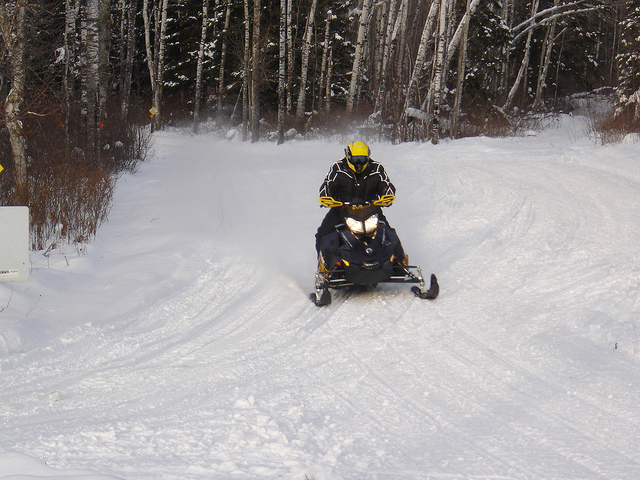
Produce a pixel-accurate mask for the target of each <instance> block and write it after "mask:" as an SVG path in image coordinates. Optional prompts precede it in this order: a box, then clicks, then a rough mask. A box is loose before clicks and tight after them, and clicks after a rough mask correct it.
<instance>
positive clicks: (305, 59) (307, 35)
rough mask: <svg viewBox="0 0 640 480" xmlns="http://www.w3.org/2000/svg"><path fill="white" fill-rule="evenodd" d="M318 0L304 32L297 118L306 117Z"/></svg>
mask: <svg viewBox="0 0 640 480" xmlns="http://www.w3.org/2000/svg"><path fill="white" fill-rule="evenodd" d="M317 4H318V0H312V2H311V8H310V10H309V15H308V16H307V25H306V27H305V31H304V41H303V43H302V65H301V69H300V90H299V91H298V103H297V105H296V117H297V118H302V117H303V116H304V107H305V99H306V96H307V75H308V72H309V51H310V50H311V36H312V34H313V23H314V18H315V15H316V5H317Z"/></svg>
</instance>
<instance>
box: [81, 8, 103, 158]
mask: <svg viewBox="0 0 640 480" xmlns="http://www.w3.org/2000/svg"><path fill="white" fill-rule="evenodd" d="M99 10H100V0H87V8H86V15H85V18H84V22H83V23H84V28H83V30H84V36H85V38H86V41H85V42H86V53H85V55H84V74H83V84H84V92H83V97H84V98H83V104H84V110H85V112H86V115H85V129H86V134H87V149H88V151H89V152H90V154H91V157H92V158H93V156H94V155H99V151H100V149H99V146H98V142H97V135H98V123H99V121H100V119H99V117H100V109H99V108H98V107H99V98H98V95H99V90H98V86H99V78H98V75H99V71H100V58H99V55H100V44H99V42H100V36H99V34H98V29H99V26H98V24H99Z"/></svg>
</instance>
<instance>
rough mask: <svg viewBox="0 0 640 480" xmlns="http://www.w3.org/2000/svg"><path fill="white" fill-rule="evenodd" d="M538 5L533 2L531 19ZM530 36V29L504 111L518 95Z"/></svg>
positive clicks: (525, 64) (528, 50)
mask: <svg viewBox="0 0 640 480" xmlns="http://www.w3.org/2000/svg"><path fill="white" fill-rule="evenodd" d="M538 4H539V0H533V4H532V5H531V16H532V17H533V16H534V15H535V13H536V12H537V11H538ZM532 36H533V29H530V30H529V32H528V34H527V42H526V44H525V47H524V56H523V57H522V62H521V63H520V70H518V75H517V76H516V79H515V81H514V82H513V86H512V87H511V90H509V95H508V97H507V100H506V102H505V103H504V106H503V108H504V109H505V110H510V109H511V107H512V106H513V103H514V101H515V98H516V93H518V89H519V88H520V85H521V84H522V81H523V80H524V78H525V75H526V73H527V69H528V68H529V56H530V55H531V37H532Z"/></svg>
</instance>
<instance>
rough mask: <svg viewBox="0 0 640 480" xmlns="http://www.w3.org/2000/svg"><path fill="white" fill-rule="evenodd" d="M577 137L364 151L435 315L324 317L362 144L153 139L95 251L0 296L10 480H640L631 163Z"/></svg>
mask: <svg viewBox="0 0 640 480" xmlns="http://www.w3.org/2000/svg"><path fill="white" fill-rule="evenodd" d="M586 130H587V127H586V123H585V121H584V119H581V118H580V117H563V118H562V121H561V122H559V123H558V124H554V125H550V128H547V129H546V130H544V131H540V132H537V133H536V134H535V135H534V134H530V135H526V136H522V137H514V138H501V139H493V138H484V137H480V138H466V139H461V140H455V141H447V142H443V143H441V144H439V145H431V144H425V143H407V144H401V145H391V144H389V143H385V142H382V141H375V140H372V139H368V140H370V145H371V147H372V153H373V157H374V158H375V159H377V160H379V161H380V162H382V163H383V164H384V165H385V167H386V168H387V171H388V173H389V175H390V177H391V179H392V181H393V182H394V183H395V185H396V187H397V189H398V191H397V200H396V202H395V203H394V205H393V206H391V207H390V208H389V209H387V210H386V212H385V213H386V215H387V218H388V219H389V222H390V223H391V224H392V226H394V227H395V228H396V230H397V231H398V233H399V235H400V238H401V239H402V241H403V244H404V246H405V249H406V250H407V252H408V253H409V256H410V260H411V263H413V264H418V265H421V266H422V270H423V272H424V273H425V274H426V275H428V274H430V273H431V272H434V273H436V274H437V275H438V279H439V281H440V286H441V291H440V296H439V297H438V299H437V300H435V301H428V300H421V299H419V298H417V297H415V296H414V295H413V294H412V293H411V292H410V288H409V286H405V285H397V284H394V285H382V286H379V287H378V288H377V289H376V290H374V291H371V292H364V293H341V292H334V295H333V296H334V301H333V304H332V305H331V306H329V307H324V308H317V307H316V306H314V305H313V304H312V303H311V302H310V301H309V298H308V294H309V293H310V292H311V291H312V290H313V280H314V272H315V264H316V260H315V250H314V234H315V230H316V228H317V226H318V225H319V223H320V221H321V220H322V217H323V215H324V213H325V211H324V210H323V209H321V208H319V204H318V202H317V191H318V187H319V186H320V183H321V182H322V180H323V179H324V176H325V175H326V173H327V171H328V169H329V167H330V165H331V163H332V162H334V161H335V160H338V159H339V158H340V157H341V156H342V153H343V148H344V146H345V145H346V143H348V142H349V141H351V140H354V139H357V138H354V137H351V138H349V137H346V136H345V137H344V138H333V139H327V140H322V141H320V140H316V141H302V140H293V141H290V142H287V143H286V144H284V145H281V146H277V145H275V143H273V142H260V143H255V144H251V143H242V142H238V141H233V140H229V139H221V138H218V137H216V136H214V135H207V134H204V135H200V136H193V135H190V134H189V133H185V132H183V131H180V130H168V131H164V132H159V133H156V134H155V135H154V152H153V155H151V158H150V160H149V161H147V162H145V163H144V164H142V165H141V166H140V169H139V171H138V172H137V173H135V174H133V175H126V176H124V177H122V178H121V179H120V181H119V183H118V186H117V190H116V193H115V199H114V205H113V208H112V210H111V214H110V217H109V221H108V222H107V223H105V224H104V225H103V226H102V227H101V228H100V230H99V232H98V234H97V238H96V239H95V240H94V241H93V242H91V243H89V244H88V245H86V246H82V247H70V246H67V247H61V248H58V249H55V250H52V251H50V252H48V253H46V254H45V252H32V253H31V262H32V269H31V272H30V279H29V281H28V282H24V283H2V284H0V385H1V388H0V425H1V428H0V479H3V480H9V479H11V480H26V479H36V478H37V479H75V480H106V479H112V480H113V479H124V480H151V479H163V480H191V479H193V480H201V479H202V480H204V479H207V480H211V479H247V480H248V479H251V480H260V479H285V480H355V479H379V480H383V479H385V480H405V479H407V480H409V479H415V480H418V479H420V480H424V479H443V478H446V479H483V480H487V479H501V480H502V479H540V480H542V479H616V480H618V479H637V478H640V455H639V450H638V438H639V433H638V432H639V431H640V415H638V407H639V403H638V402H639V400H638V399H639V398H640V345H639V343H638V342H639V340H638V334H639V330H640V296H639V294H638V285H639V283H640V168H638V167H639V162H640V148H639V145H640V143H639V142H638V141H637V139H634V138H628V139H627V140H626V141H624V142H622V143H621V144H617V145H607V146H603V145H601V144H598V143H597V142H595V141H593V140H592V139H590V138H589V137H588V135H586V133H585V132H586ZM228 138H231V139H232V138H233V136H229V137H228Z"/></svg>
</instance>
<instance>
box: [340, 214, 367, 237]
mask: <svg viewBox="0 0 640 480" xmlns="http://www.w3.org/2000/svg"><path fill="white" fill-rule="evenodd" d="M345 222H346V223H347V227H349V230H351V231H352V232H353V233H355V234H357V235H362V234H364V229H363V228H364V224H363V223H362V222H361V221H359V220H356V219H355V218H352V217H347V218H345Z"/></svg>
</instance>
